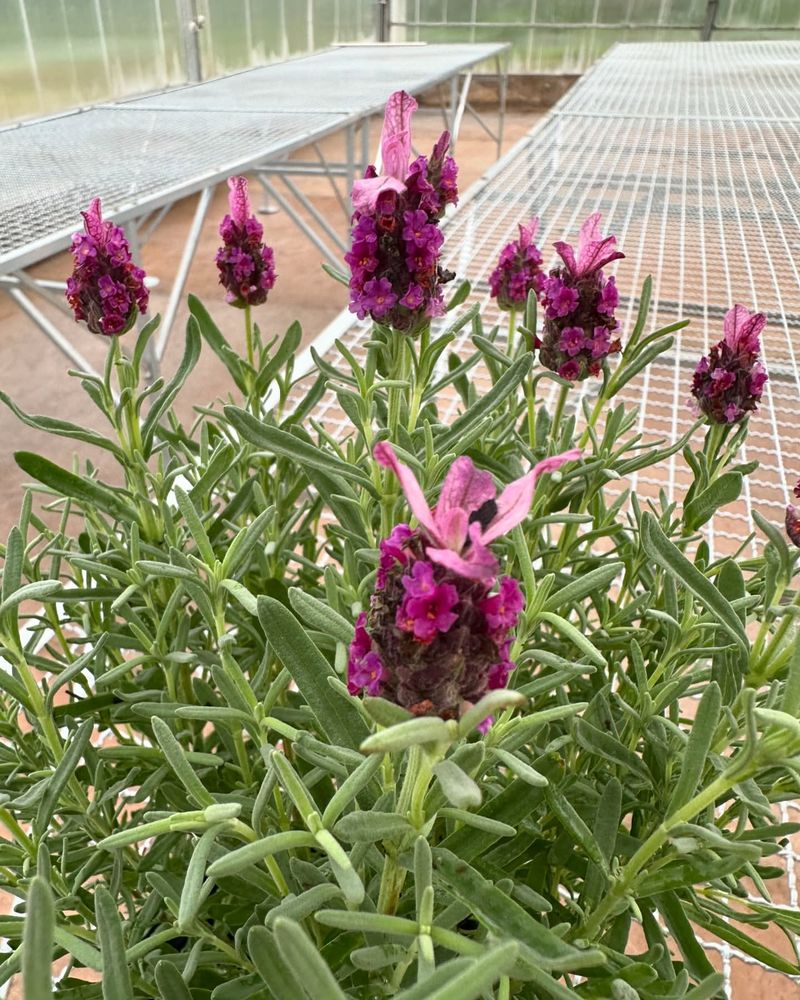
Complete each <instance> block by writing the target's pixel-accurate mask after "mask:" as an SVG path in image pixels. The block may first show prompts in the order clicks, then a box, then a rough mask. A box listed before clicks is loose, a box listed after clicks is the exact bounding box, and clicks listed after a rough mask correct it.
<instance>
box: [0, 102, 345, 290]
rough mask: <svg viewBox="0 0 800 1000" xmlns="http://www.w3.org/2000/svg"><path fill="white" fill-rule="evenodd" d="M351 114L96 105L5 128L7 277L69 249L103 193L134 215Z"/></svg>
mask: <svg viewBox="0 0 800 1000" xmlns="http://www.w3.org/2000/svg"><path fill="white" fill-rule="evenodd" d="M344 117H345V116H344V115H337V114H330V113H321V112H320V113H316V114H302V113H295V114H275V113H271V112H270V113H265V114H263V115H259V116H255V115H251V114H233V113H227V114H225V115H224V116H221V115H217V114H213V113H207V114H202V113H197V112H191V111H162V110H158V109H156V110H153V111H148V112H139V111H131V110H128V109H127V108H123V107H120V108H92V109H91V110H88V111H85V112H79V113H75V114H70V115H62V116H60V117H58V118H51V119H47V120H45V121H40V122H33V123H31V124H29V125H26V126H24V127H21V128H15V129H10V130H8V131H5V132H0V160H2V164H3V169H2V173H0V273H2V272H3V271H4V270H6V271H7V270H12V269H14V268H18V267H22V266H26V265H27V264H28V263H30V262H31V261H34V260H38V259H41V258H42V257H45V256H47V255H48V253H50V252H53V251H54V250H55V249H58V248H59V247H60V246H63V245H65V244H66V243H67V242H68V241H69V237H70V234H71V233H72V232H73V231H74V230H75V229H76V228H77V226H76V220H80V215H79V212H80V211H81V210H83V209H85V208H86V206H87V205H88V204H89V201H90V200H91V199H92V198H93V197H95V196H100V198H101V199H102V201H103V210H104V214H105V215H106V216H107V217H112V216H113V217H114V218H115V219H116V220H117V221H125V220H126V219H128V218H131V217H133V216H134V215H137V214H140V213H141V212H142V210H143V209H144V208H145V207H148V208H157V207H160V206H161V205H163V204H169V203H170V202H172V201H175V200H176V199H177V198H179V197H182V196H183V195H184V194H189V193H191V192H193V191H196V190H198V189H199V188H202V187H204V186H205V185H207V184H209V183H210V182H211V181H212V180H213V179H215V178H216V179H221V178H224V177H227V176H229V175H230V174H231V173H235V172H236V171H237V170H243V169H245V168H246V166H247V165H248V164H250V163H252V162H255V161H259V160H262V159H267V158H269V157H270V156H276V155H280V154H284V153H286V152H288V151H291V150H292V149H294V148H295V147H297V146H298V145H302V144H303V143H305V142H307V141H308V140H309V139H310V138H313V137H315V136H318V135H320V134H325V133H326V132H330V131H333V130H335V129H337V128H339V127H340V126H341V124H342V122H343V121H344ZM223 118H224V120H223Z"/></svg>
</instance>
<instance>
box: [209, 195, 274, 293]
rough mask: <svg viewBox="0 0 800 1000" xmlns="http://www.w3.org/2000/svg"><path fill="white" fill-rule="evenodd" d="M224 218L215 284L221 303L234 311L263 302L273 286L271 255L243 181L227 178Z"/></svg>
mask: <svg viewBox="0 0 800 1000" xmlns="http://www.w3.org/2000/svg"><path fill="white" fill-rule="evenodd" d="M228 187H229V188H230V193H229V194H228V205H229V208H230V214H229V215H226V216H225V217H224V218H223V220H222V222H221V223H220V227H219V234H220V236H221V237H222V241H223V244H224V245H223V246H221V247H220V248H219V250H217V256H216V263H217V270H218V271H219V282H220V284H221V285H223V286H224V287H225V289H226V295H225V301H226V302H228V303H229V304H230V305H232V306H236V307H237V309H244V308H245V307H246V306H258V305H261V304H262V303H264V302H266V301H267V294H268V293H269V291H270V289H271V288H272V287H273V286H274V284H275V255H274V254H273V252H272V248H271V247H268V246H266V244H265V243H264V241H263V238H264V227H263V226H262V225H261V223H260V222H259V221H258V219H257V218H256V217H255V216H254V215H253V212H252V209H251V208H250V199H249V197H248V194H247V179H246V178H245V177H229V178H228Z"/></svg>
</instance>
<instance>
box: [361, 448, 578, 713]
mask: <svg viewBox="0 0 800 1000" xmlns="http://www.w3.org/2000/svg"><path fill="white" fill-rule="evenodd" d="M579 455H580V452H578V451H571V452H567V453H566V454H564V455H557V456H555V457H554V458H550V459H546V460H545V461H544V462H540V463H539V464H538V465H537V466H535V467H534V468H533V469H532V470H531V471H530V472H529V473H528V474H527V475H525V476H523V477H522V478H521V479H518V480H517V481H516V482H514V483H511V485H510V486H507V487H506V489H504V490H503V491H502V493H501V494H500V495H499V496H497V490H496V487H495V485H494V482H493V480H492V477H491V476H490V475H489V473H488V472H484V471H482V470H480V469H476V468H475V466H474V465H473V464H472V461H471V460H470V459H469V458H467V457H462V458H458V459H456V461H455V462H454V463H453V465H452V466H451V467H450V471H449V472H448V473H447V476H446V477H445V480H444V483H443V484H442V489H441V491H440V493H439V502H438V504H437V505H436V507H435V509H434V510H431V509H430V507H429V506H428V504H427V501H426V500H425V497H424V495H423V492H422V490H421V488H420V486H419V483H418V482H417V480H416V477H415V476H414V474H413V473H412V472H411V470H410V469H409V468H408V466H406V465H403V464H402V463H401V462H399V461H398V460H397V456H396V455H395V453H394V450H393V449H392V447H391V445H389V444H387V443H386V442H383V443H380V444H378V445H377V446H376V448H375V457H376V459H377V460H378V461H379V462H380V463H381V464H382V465H385V466H387V467H388V468H391V469H393V470H394V472H395V473H396V474H397V476H398V478H399V479H400V482H401V485H402V486H403V489H404V491H405V493H406V496H407V497H408V502H409V505H410V506H411V509H412V511H413V512H414V513H415V514H416V516H417V519H418V521H419V525H420V526H419V528H418V529H416V530H414V529H411V528H410V527H409V526H408V525H407V524H398V525H395V527H394V529H393V530H392V533H391V535H390V536H389V537H388V538H386V539H384V540H383V541H381V543H380V565H379V568H378V574H377V576H376V581H375V590H374V592H373V594H372V596H371V598H370V602H369V610H368V611H366V612H363V613H362V614H361V615H359V617H358V621H357V622H356V629H355V635H354V638H353V642H352V643H351V645H350V652H349V657H348V663H347V683H348V689H349V690H350V693H351V694H357V693H358V692H359V691H365V692H366V693H367V694H368V695H373V696H374V695H378V696H380V697H382V698H388V699H390V700H392V701H394V702H396V703H397V704H398V705H401V706H403V707H404V708H407V709H409V710H410V711H411V712H413V713H414V714H415V715H439V716H440V717H441V718H444V719H454V718H458V716H459V715H460V714H461V713H462V712H463V711H464V709H465V708H466V707H468V706H469V705H471V704H473V703H474V702H476V701H478V699H479V698H481V697H482V696H483V695H484V694H486V692H487V691H491V690H493V689H495V688H503V687H505V686H506V684H507V682H508V678H509V675H510V674H511V672H512V671H513V670H514V663H513V662H512V661H511V657H510V651H511V646H512V641H513V634H514V629H515V628H516V626H517V622H518V620H519V616H520V614H521V613H522V610H523V608H524V606H525V599H524V596H523V594H522V591H521V589H520V586H519V584H518V582H517V581H516V580H515V579H514V578H513V577H509V576H504V577H501V578H500V579H499V580H497V571H498V569H499V565H498V562H497V559H496V558H495V556H494V555H493V553H492V552H491V551H490V550H489V548H488V545H489V543H490V542H492V541H493V540H495V539H496V538H498V537H499V536H500V535H501V534H503V533H504V532H506V531H509V530H510V529H511V528H512V527H513V526H514V525H515V524H518V523H519V522H520V521H521V520H522V519H523V518H524V517H525V515H526V514H527V512H528V509H529V508H530V504H531V500H532V497H533V489H534V486H535V483H536V478H537V476H538V475H540V474H541V473H543V472H550V471H552V470H554V469H557V468H559V467H560V466H561V465H563V464H564V462H566V461H569V460H570V459H573V458H578V457H579ZM495 586H496V589H495Z"/></svg>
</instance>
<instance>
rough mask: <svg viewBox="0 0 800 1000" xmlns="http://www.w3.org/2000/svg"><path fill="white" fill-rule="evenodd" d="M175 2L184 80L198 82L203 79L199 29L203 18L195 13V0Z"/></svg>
mask: <svg viewBox="0 0 800 1000" xmlns="http://www.w3.org/2000/svg"><path fill="white" fill-rule="evenodd" d="M177 2H178V24H179V25H180V31H181V39H182V41H183V58H184V66H185V69H186V80H187V82H189V83H199V82H200V81H201V80H202V79H203V68H202V64H201V62H200V29H201V28H202V27H203V18H202V17H199V16H198V14H197V2H196V0H177Z"/></svg>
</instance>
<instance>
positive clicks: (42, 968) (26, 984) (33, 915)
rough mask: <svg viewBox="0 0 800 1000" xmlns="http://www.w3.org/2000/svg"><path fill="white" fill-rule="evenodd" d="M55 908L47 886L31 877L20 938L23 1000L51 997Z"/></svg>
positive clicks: (47, 999) (39, 876)
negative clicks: (23, 927) (23, 926)
mask: <svg viewBox="0 0 800 1000" xmlns="http://www.w3.org/2000/svg"><path fill="white" fill-rule="evenodd" d="M55 925H56V907H55V902H54V900H53V893H52V891H51V889H50V886H49V885H48V884H47V882H46V881H45V879H43V878H42V877H41V875H34V877H33V878H32V879H31V884H30V889H29V890H28V902H27V912H26V914H25V929H24V931H23V936H22V989H23V994H24V996H25V1000H50V997H52V995H53V970H52V967H51V965H52V959H53V933H54V930H55Z"/></svg>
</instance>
